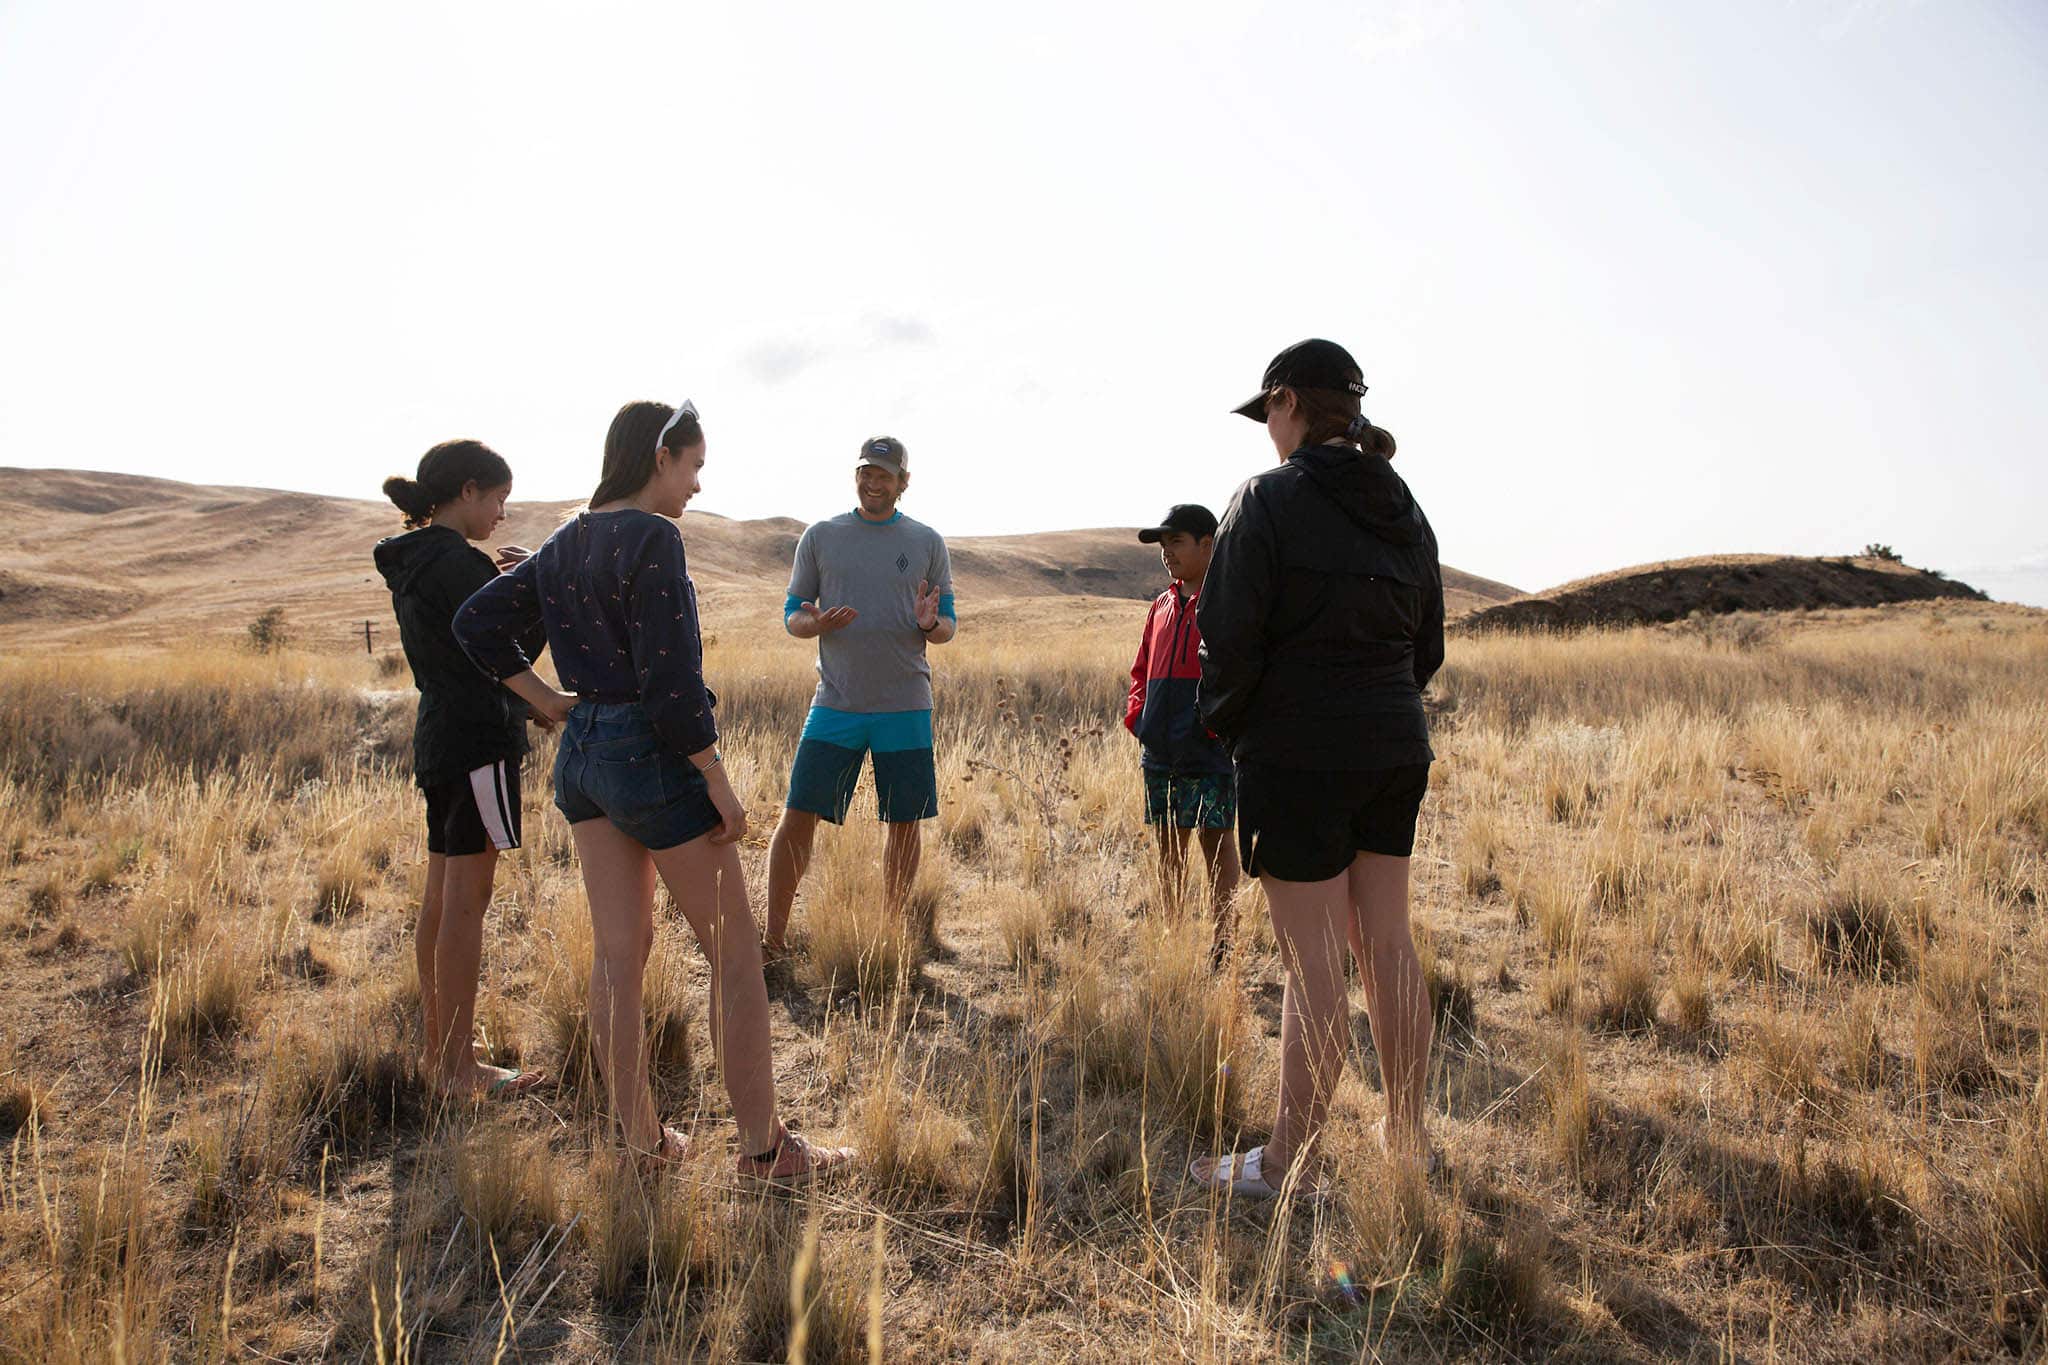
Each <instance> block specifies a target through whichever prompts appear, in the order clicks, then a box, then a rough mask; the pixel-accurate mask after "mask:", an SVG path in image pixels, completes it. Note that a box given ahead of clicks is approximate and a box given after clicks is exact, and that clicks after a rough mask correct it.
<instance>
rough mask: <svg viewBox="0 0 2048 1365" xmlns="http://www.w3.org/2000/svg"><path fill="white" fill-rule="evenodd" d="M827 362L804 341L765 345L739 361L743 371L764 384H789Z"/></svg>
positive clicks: (761, 345)
mask: <svg viewBox="0 0 2048 1365" xmlns="http://www.w3.org/2000/svg"><path fill="white" fill-rule="evenodd" d="M824 358H825V352H824V349H823V348H822V347H818V346H813V345H811V344H810V343H809V342H805V341H764V342H762V343H761V344H760V345H758V346H756V347H754V348H753V349H752V350H750V351H748V352H747V353H746V354H745V355H743V356H741V357H740V367H741V368H742V369H744V370H745V371H746V372H747V373H748V374H749V375H752V376H753V377H754V378H755V379H757V380H759V381H760V382H761V383H763V384H787V383H788V382H789V381H790V380H792V379H794V378H796V377H797V376H798V375H800V374H802V373H803V372H804V371H805V370H808V369H810V368H811V367H812V366H813V365H815V364H817V363H818V362H819V361H821V360H823V359H824Z"/></svg>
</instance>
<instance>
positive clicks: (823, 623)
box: [784, 602, 860, 640]
mask: <svg viewBox="0 0 2048 1365" xmlns="http://www.w3.org/2000/svg"><path fill="white" fill-rule="evenodd" d="M859 615H860V613H859V612H857V611H855V610H854V609H853V608H852V607H833V608H832V609H831V610H829V611H819V610H818V604H817V603H816V602H803V603H799V604H798V606H797V609H796V610H795V611H793V612H791V613H790V614H789V619H788V620H787V621H786V622H784V624H785V625H786V626H787V627H788V628H789V633H790V634H791V635H794V636H796V638H797V639H799V640H815V639H816V638H818V637H819V636H820V635H830V634H831V633H832V632H833V631H835V630H842V629H844V628H845V627H847V626H850V625H852V624H853V621H854V618H855V617H857V616H859Z"/></svg>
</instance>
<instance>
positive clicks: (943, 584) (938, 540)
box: [925, 531, 960, 624]
mask: <svg viewBox="0 0 2048 1365" xmlns="http://www.w3.org/2000/svg"><path fill="white" fill-rule="evenodd" d="M925 578H926V579H927V580H928V581H929V582H930V583H931V585H932V586H933V587H935V588H937V589H938V590H939V615H941V616H943V617H945V618H946V619H947V620H949V621H952V622H954V623H955V624H958V622H959V620H960V618H959V617H958V616H957V615H955V614H954V611H953V556H952V555H951V554H950V553H949V552H948V551H947V549H946V538H945V537H944V536H942V535H940V534H939V533H938V532H936V531H934V532H932V557H931V564H930V566H929V567H928V568H927V570H926V572H925Z"/></svg>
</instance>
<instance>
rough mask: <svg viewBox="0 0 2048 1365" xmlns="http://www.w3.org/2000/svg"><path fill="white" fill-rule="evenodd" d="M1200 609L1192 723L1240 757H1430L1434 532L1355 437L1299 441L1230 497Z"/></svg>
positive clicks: (1331, 765) (1437, 624) (1330, 765)
mask: <svg viewBox="0 0 2048 1365" xmlns="http://www.w3.org/2000/svg"><path fill="white" fill-rule="evenodd" d="M1195 620H1196V622H1197V624H1198V625H1199V626H1200V627H1201V631H1202V682H1201V686H1200V689H1199V691H1198V695H1197V705H1198V706H1199V707H1200V709H1201V715H1202V721H1203V723H1204V724H1205V725H1207V726H1208V727H1209V729H1210V730H1211V731H1212V732H1214V733H1215V734H1216V735H1217V736H1218V737H1219V738H1221V739H1222V740H1223V741H1224V743H1226V744H1227V745H1229V746H1230V749H1231V756H1232V757H1233V758H1234V759H1236V760H1237V761H1238V762H1240V763H1259V764H1268V765H1271V766H1274V767H1279V768H1294V769H1301V770H1311V771H1314V770H1334V771H1350V770H1359V769H1367V768H1390V767H1396V766H1399V765H1401V764H1407V763H1427V762H1429V761H1430V760H1431V759H1432V758H1433V757H1434V755H1433V754H1432V753H1431V752H1430V748H1429V726H1428V722H1427V721H1426V720H1425V719H1424V717H1423V713H1422V689H1423V687H1424V686H1426V685H1427V684H1428V682H1429V680H1430V678H1431V677H1432V676H1434V674H1435V673H1436V671H1437V669H1438V668H1439V667H1441V666H1442V664H1443V661H1444V584H1443V570H1442V568H1441V567H1440V566H1439V565H1438V563H1437V550H1436V534H1435V533H1434V532H1433V531H1431V530H1430V528H1429V519H1428V518H1427V517H1425V516H1423V514H1422V508H1421V507H1419V506H1417V505H1416V502H1415V499H1414V497H1413V496H1412V495H1411V494H1410V493H1409V492H1408V485H1407V484H1406V483H1405V482H1403V481H1402V479H1401V476H1400V475H1398V474H1396V473H1395V472H1394V471H1393V468H1392V466H1390V465H1389V464H1388V463H1387V461H1385V460H1383V459H1381V458H1379V457H1378V456H1369V455H1362V454H1360V453H1359V452H1358V451H1357V450H1356V449H1354V448H1353V447H1351V446H1342V445H1318V446H1308V447H1304V448H1303V449H1301V450H1297V451H1295V452H1294V453H1293V454H1292V455H1290V456H1288V457H1287V461H1286V463H1284V464H1282V465H1280V466H1279V467H1278V468H1275V469H1269V470H1267V471H1265V472H1264V473H1261V474H1255V475H1253V476H1252V477H1251V478H1249V479H1247V480H1245V482H1244V485H1243V486H1242V487H1240V488H1239V489H1238V490H1237V494H1236V496H1235V497H1233V498H1232V499H1231V500H1230V509H1229V510H1228V511H1227V512H1225V513H1224V514H1223V524H1222V525H1221V526H1220V527H1218V528H1217V531H1216V551H1215V555H1214V557H1213V558H1211V559H1210V561H1209V576H1208V578H1207V579H1206V580H1205V581H1204V582H1203V584H1202V599H1201V605H1200V607H1199V608H1198V609H1197V610H1196V613H1195Z"/></svg>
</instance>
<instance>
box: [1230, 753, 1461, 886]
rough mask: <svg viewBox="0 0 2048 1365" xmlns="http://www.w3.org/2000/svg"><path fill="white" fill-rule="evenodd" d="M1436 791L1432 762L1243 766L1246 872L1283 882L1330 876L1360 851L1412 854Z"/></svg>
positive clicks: (1240, 806) (1240, 822)
mask: <svg viewBox="0 0 2048 1365" xmlns="http://www.w3.org/2000/svg"><path fill="white" fill-rule="evenodd" d="M1428 790H1429V765H1428V764H1427V763H1408V764H1403V765H1402V766H1400V767H1398V768H1370V769H1367V770H1365V771H1362V772H1301V771H1297V770H1295V769H1292V768H1269V767H1265V766H1264V765H1262V764H1250V763H1240V764H1238V765H1237V850H1238V855H1239V858H1240V860H1241V861H1242V862H1243V863H1244V870H1245V871H1246V872H1248V873H1250V874H1251V875H1252V876H1255V877H1256V876H1260V875H1262V874H1263V875H1265V876H1268V877H1275V878H1278V879H1279V880H1281V881H1283V882H1321V881H1328V880H1329V879H1330V878H1332V877H1334V876H1337V875H1338V874H1339V873H1341V872H1343V871H1344V870H1345V869H1346V868H1348V867H1350V866H1351V860H1352V859H1353V858H1354V857H1356V856H1357V855H1358V854H1360V853H1384V854H1386V855H1387V856H1389V857H1393V858H1406V857H1408V856H1409V855H1410V854H1412V853H1413V852H1414V851H1415V817H1416V815H1417V814H1418V813H1419V812H1420V811H1421V810H1422V794H1423V793H1424V792H1426V791H1428Z"/></svg>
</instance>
